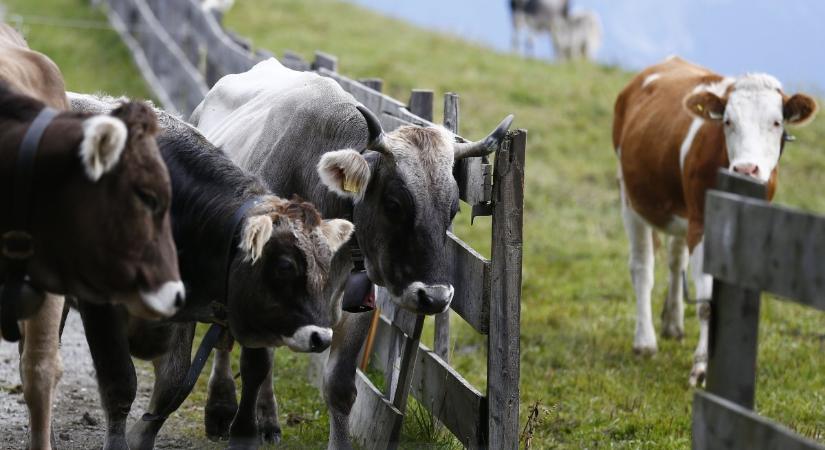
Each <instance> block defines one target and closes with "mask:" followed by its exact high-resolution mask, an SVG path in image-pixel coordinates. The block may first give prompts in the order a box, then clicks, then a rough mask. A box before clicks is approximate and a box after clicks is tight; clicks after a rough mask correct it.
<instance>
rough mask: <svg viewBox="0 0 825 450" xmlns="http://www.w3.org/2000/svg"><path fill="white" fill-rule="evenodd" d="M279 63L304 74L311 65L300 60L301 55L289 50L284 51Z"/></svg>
mask: <svg viewBox="0 0 825 450" xmlns="http://www.w3.org/2000/svg"><path fill="white" fill-rule="evenodd" d="M280 61H281V64H283V65H284V66H285V67H288V68H290V69H292V70H298V71H301V72H306V71H308V70H311V69H312V64H310V63H309V62H308V61H306V60H305V59H304V58H302V57H301V55H299V54H298V53H295V52H293V51H290V50H286V51H284V54H283V56H282V57H281V59H280Z"/></svg>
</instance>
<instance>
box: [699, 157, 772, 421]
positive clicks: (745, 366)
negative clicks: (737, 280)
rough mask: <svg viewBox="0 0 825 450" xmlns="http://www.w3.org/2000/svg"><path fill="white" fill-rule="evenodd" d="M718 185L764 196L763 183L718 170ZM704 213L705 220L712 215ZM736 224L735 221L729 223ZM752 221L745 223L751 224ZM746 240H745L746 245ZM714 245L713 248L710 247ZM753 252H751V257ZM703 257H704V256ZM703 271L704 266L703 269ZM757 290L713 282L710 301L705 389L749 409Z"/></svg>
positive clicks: (753, 384)
mask: <svg viewBox="0 0 825 450" xmlns="http://www.w3.org/2000/svg"><path fill="white" fill-rule="evenodd" d="M718 187H719V188H721V189H725V190H728V191H730V192H732V193H734V194H740V195H751V196H754V197H757V198H765V195H766V193H767V190H766V189H765V186H764V185H760V184H755V183H752V182H750V181H748V180H745V179H741V178H739V177H731V176H728V175H727V174H725V173H720V175H719V181H718ZM707 212H710V214H711V216H706V217H708V218H709V221H712V220H713V219H711V217H713V216H714V215H715V212H714V211H706V214H707ZM731 225H732V226H736V223H731ZM753 225H755V224H749V226H750V227H753ZM704 245H705V254H706V255H707V253H708V252H710V253H711V254H716V253H715V252H717V251H718V250H719V249H718V248H717V247H715V245H716V242H715V241H714V240H709V241H707V242H705V244H704ZM749 245H750V242H749V243H748V246H749ZM712 246H714V247H712ZM753 256H756V255H751V257H753ZM706 259H707V258H706ZM705 271H706V272H707V269H705ZM758 335H759V291H758V290H752V289H746V288H743V287H741V286H738V285H734V284H730V283H727V282H725V281H723V280H720V279H718V278H716V279H714V281H713V294H712V297H711V303H710V336H709V337H710V339H709V342H708V368H707V383H706V385H707V389H708V391H709V392H712V393H714V394H716V395H719V396H721V397H724V398H726V399H728V400H730V401H733V402H735V403H738V404H739V405H741V406H743V407H745V408H753V399H754V393H755V392H756V356H757V347H758V344H759V339H758Z"/></svg>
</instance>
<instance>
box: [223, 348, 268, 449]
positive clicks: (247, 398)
mask: <svg viewBox="0 0 825 450" xmlns="http://www.w3.org/2000/svg"><path fill="white" fill-rule="evenodd" d="M270 370H272V354H271V352H270V351H269V350H268V349H266V348H247V347H241V401H240V403H238V413H237V414H236V415H235V420H233V421H232V426H231V427H230V429H229V448H230V449H233V450H234V449H256V448H258V445H259V444H260V436H259V435H258V426H257V423H256V417H255V415H256V404H257V402H258V392H259V391H260V389H261V384H262V383H263V382H264V380H266V379H267V375H268V374H269V372H270Z"/></svg>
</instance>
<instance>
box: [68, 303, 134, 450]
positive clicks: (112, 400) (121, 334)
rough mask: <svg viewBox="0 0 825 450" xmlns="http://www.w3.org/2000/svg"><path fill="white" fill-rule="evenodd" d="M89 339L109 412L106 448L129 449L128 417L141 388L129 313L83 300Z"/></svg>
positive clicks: (102, 398)
mask: <svg viewBox="0 0 825 450" xmlns="http://www.w3.org/2000/svg"><path fill="white" fill-rule="evenodd" d="M78 309H79V310H80V318H81V319H82V320H83V328H84V330H85V332H86V342H87V343H88V344H89V351H90V352H91V354H92V361H93V362H94V366H95V371H96V372H97V383H98V389H99V391H100V401H101V403H102V405H103V411H104V414H105V415H106V426H107V429H106V440H105V441H104V444H103V448H104V449H106V450H115V449H124V450H125V449H128V448H129V447H128V445H127V444H126V436H125V432H126V418H127V417H128V415H129V410H130V409H131V408H132V402H133V401H134V400H135V393H136V392H137V377H136V375H135V366H134V365H133V364H132V358H131V357H130V356H129V341H128V336H127V332H126V329H127V328H126V317H125V313H122V312H121V311H118V310H116V309H115V307H114V306H112V305H95V304H90V303H88V302H83V301H81V302H79V304H78Z"/></svg>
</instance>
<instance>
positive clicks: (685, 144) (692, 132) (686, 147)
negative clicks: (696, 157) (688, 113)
mask: <svg viewBox="0 0 825 450" xmlns="http://www.w3.org/2000/svg"><path fill="white" fill-rule="evenodd" d="M703 123H705V121H704V120H703V119H702V118H700V117H694V118H693V122H691V123H690V129H688V133H687V135H686V136H685V140H684V141H682V146H681V147H680V148H679V169H680V170H682V171H684V170H685V159H686V158H687V155H688V153H689V152H690V148H691V147H692V146H693V140H694V139H696V133H698V132H699V129H700V128H702V124H703Z"/></svg>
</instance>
